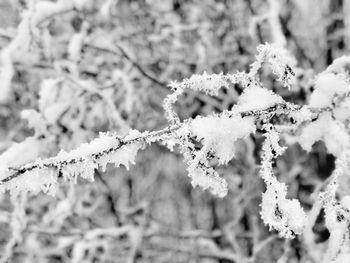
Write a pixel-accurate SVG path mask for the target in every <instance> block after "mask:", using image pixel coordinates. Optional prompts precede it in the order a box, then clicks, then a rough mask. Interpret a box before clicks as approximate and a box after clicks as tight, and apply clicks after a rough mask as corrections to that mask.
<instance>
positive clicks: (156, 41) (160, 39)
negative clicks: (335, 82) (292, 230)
mask: <svg viewBox="0 0 350 263" xmlns="http://www.w3.org/2000/svg"><path fill="white" fill-rule="evenodd" d="M37 2H46V4H47V3H56V2H55V1H44V0H43V1H29V0H28V1H26V0H1V1H0V53H1V54H2V59H1V62H2V66H3V65H4V64H5V62H6V59H5V58H4V57H5V56H4V55H3V54H4V53H6V52H8V46H9V45H10V44H11V42H12V41H13V39H14V38H15V37H16V32H19V31H20V30H19V29H18V28H19V27H18V26H19V24H20V22H21V21H22V20H21V19H22V18H23V17H24V16H23V15H22V16H21V13H23V11H24V10H29V9H30V8H32V6H33V5H35V3H37ZM57 2H67V1H64V0H63V1H59V0H58V1H57ZM68 2H69V1H68ZM75 2H76V6H78V7H74V8H71V9H67V10H66V11H63V12H60V13H53V14H50V15H48V16H47V17H46V16H44V17H43V18H42V19H41V20H40V22H39V23H38V27H37V30H36V31H35V30H33V32H30V33H29V34H30V36H27V38H26V40H28V39H29V42H28V43H23V45H18V46H16V48H13V50H12V51H11V58H12V65H13V69H14V73H13V77H12V79H11V83H10V84H11V85H10V86H11V89H10V92H9V94H8V96H7V99H6V100H3V101H2V102H1V104H0V153H2V152H4V151H6V150H7V149H9V148H10V147H11V146H12V145H13V144H14V143H20V142H22V141H24V140H25V139H26V138H28V137H30V136H33V138H35V139H36V140H38V141H40V142H39V144H38V145H39V146H40V147H38V149H35V151H36V152H37V156H38V157H39V156H40V157H41V158H45V157H49V156H55V155H56V154H57V153H58V152H59V151H60V150H61V149H64V150H71V149H74V148H76V147H77V146H79V145H80V144H81V143H83V142H88V141H90V140H92V139H93V138H95V137H97V136H98V132H104V131H116V132H119V133H120V134H125V133H126V131H127V130H128V129H129V128H132V129H137V130H140V131H145V130H150V131H152V130H157V129H161V128H163V127H165V126H166V125H167V123H166V120H165V117H164V111H163V108H162V103H163V99H164V98H165V97H166V96H167V95H168V94H170V88H169V87H168V86H167V85H168V84H169V83H170V81H173V80H178V81H181V80H182V79H184V78H188V77H190V76H191V75H192V74H202V73H203V72H207V73H208V74H210V73H220V72H223V73H235V72H236V71H246V70H249V64H250V63H252V62H253V61H254V59H255V55H256V47H257V46H258V45H259V44H260V43H265V42H269V43H272V42H274V41H275V39H274V32H275V30H276V28H275V27H278V30H281V32H282V34H283V36H284V38H285V47H286V48H287V49H288V50H289V51H290V52H291V53H292V54H293V55H294V57H295V59H296V61H297V68H296V70H295V72H296V76H297V82H296V83H295V85H293V87H292V88H291V89H289V90H288V89H284V88H282V87H281V86H280V84H278V83H277V82H276V81H275V80H274V79H273V78H272V77H271V74H270V73H271V72H269V70H262V72H261V78H262V80H263V82H264V84H265V85H266V87H267V88H269V89H271V90H273V91H275V92H276V93H278V94H280V95H281V96H282V97H283V98H284V99H285V100H286V101H291V102H294V103H298V104H305V103H307V101H308V96H309V94H310V92H311V91H312V90H313V77H314V76H315V75H316V74H317V73H319V72H321V71H322V70H324V69H325V68H326V67H327V65H329V64H330V63H331V62H332V61H333V60H334V59H335V58H337V57H339V56H341V55H346V54H348V51H349V48H350V35H349V32H350V31H349V29H350V2H349V1H344V0H322V1H319V0H309V1H305V0H281V1H272V0H271V1H267V0H264V1H261V0H226V1H224V0H222V1H219V0H188V1H185V0H139V1H136V0H119V1H118V0H94V1H93V0H90V1H89V0H87V1H75ZM79 2H81V3H82V4H81V6H79ZM43 6H44V5H43ZM44 7H45V6H44ZM48 7H49V6H48ZM41 8H42V7H41ZM38 10H39V8H38ZM40 10H41V9H40ZM43 10H46V11H47V10H49V9H45V8H44V9H43ZM41 11H42V10H41ZM42 12H44V11H42ZM0 92H2V91H1V89H0ZM241 92H242V87H240V86H239V85H235V86H233V87H232V89H229V90H222V91H220V94H219V96H218V97H209V96H206V95H203V94H199V93H194V92H188V93H186V94H185V96H183V97H182V98H180V99H179V101H178V103H177V105H176V110H177V112H178V114H179V116H180V117H181V118H182V119H186V118H193V117H195V116H197V115H208V114H211V113H213V112H221V111H223V110H225V109H230V108H231V107H232V106H233V105H234V104H235V103H236V101H237V98H238V96H239V94H240V93H241ZM27 109H31V110H35V112H34V111H32V112H30V114H36V113H39V114H40V118H42V119H43V120H44V123H45V128H43V129H44V131H43V130H41V131H39V128H38V127H35V125H34V128H35V129H34V130H35V132H34V130H33V127H31V121H30V120H31V117H28V114H21V112H22V111H23V110H27ZM52 112H55V114H53V113H52ZM30 114H29V115H30ZM26 116H27V117H26ZM30 116H33V115H30ZM35 116H37V115H35ZM38 116H39V115H38ZM23 118H24V119H23ZM26 119H27V120H26ZM32 126H33V125H32ZM262 140H263V137H262V136H261V135H259V134H256V135H254V136H251V137H250V138H248V139H246V140H244V141H240V142H239V147H238V150H237V153H236V157H235V158H234V160H232V161H231V162H230V163H229V165H228V166H227V167H221V168H219V169H220V174H221V175H223V176H224V177H225V179H226V180H227V181H228V182H229V194H228V195H227V196H226V197H225V198H223V199H219V198H217V197H214V196H212V195H211V194H210V193H209V192H206V191H202V190H200V189H197V188H195V189H194V188H192V186H191V184H190V178H188V177H187V172H186V166H185V164H184V163H183V158H182V156H181V155H180V154H179V153H178V152H177V150H176V149H175V150H174V151H173V152H170V151H169V150H168V149H167V148H166V147H164V146H162V145H157V144H154V145H151V146H150V147H147V148H146V149H145V150H143V151H142V152H140V153H139V154H138V156H137V160H136V165H134V166H132V167H130V170H126V169H125V168H114V167H113V166H108V167H107V171H106V172H102V171H96V174H95V182H93V183H90V182H86V181H83V180H78V183H77V184H75V185H73V184H72V183H70V182H62V183H61V184H60V188H59V189H58V192H57V194H56V195H55V196H54V197H52V196H49V195H45V194H43V193H40V194H38V195H36V196H32V195H25V196H21V197H18V198H16V199H15V198H11V197H10V196H9V195H8V194H6V193H5V194H2V195H1V202H0V207H1V212H0V251H2V252H0V254H3V255H6V258H5V259H4V260H5V261H3V262H208V263H211V262H220V263H224V262H239V263H241V262H252V263H253V262H254V263H258V262H261V263H262V262H278V263H283V262H286V263H287V262H289V263H292V262H293V263H294V262H313V258H312V256H311V254H312V253H321V252H322V249H323V250H324V249H325V248H326V246H325V244H326V242H327V239H328V237H329V233H328V230H327V229H326V228H325V226H324V219H323V216H322V213H323V211H322V210H320V211H319V215H318V217H317V220H316V222H315V224H314V226H313V227H312V233H313V237H312V238H313V241H314V244H315V246H314V247H313V248H312V249H314V251H312V249H310V247H307V246H306V245H305V243H304V240H303V238H296V239H293V240H284V239H281V238H279V237H278V235H277V234H276V233H275V232H274V231H271V232H270V231H269V230H268V228H267V227H266V226H264V224H263V223H262V221H261V219H260V214H259V213H260V207H259V204H260V203H261V194H262V193H263V191H264V185H263V183H262V180H261V179H260V178H259V176H258V169H259V163H260V157H259V153H260V151H261V142H262ZM286 143H288V140H285V141H283V143H282V144H286ZM288 146H289V148H288V150H287V151H286V152H285V153H284V155H283V156H282V157H280V158H279V159H278V160H277V161H276V163H275V165H274V167H275V170H276V171H275V172H276V175H277V177H278V178H279V180H280V181H282V182H285V183H286V184H287V185H288V187H289V189H288V192H289V195H290V196H289V197H291V198H298V199H299V200H300V202H301V204H302V206H303V207H304V208H305V209H306V210H310V209H311V208H312V205H313V203H314V201H315V194H313V193H315V192H316V193H317V192H318V191H319V190H320V189H321V188H322V187H323V186H324V184H325V182H326V181H327V178H328V177H329V175H330V174H331V172H332V170H333V168H334V157H333V156H332V155H330V154H327V152H326V149H325V146H324V144H323V143H322V142H320V143H316V144H315V145H314V146H313V149H312V151H311V153H306V152H305V151H303V150H302V149H301V148H300V146H299V145H297V144H293V143H289V145H288ZM30 151H34V149H30ZM18 158H19V159H20V158H21V156H18ZM342 185H343V186H344V189H341V192H344V193H346V192H347V191H349V190H347V186H348V182H343V184H342ZM13 211H15V212H16V213H14V214H15V215H16V216H13V214H12V212H13ZM19 215H20V216H19ZM9 242H10V243H11V242H12V243H11V244H10V245H8V243H9ZM5 252H6V253H5Z"/></svg>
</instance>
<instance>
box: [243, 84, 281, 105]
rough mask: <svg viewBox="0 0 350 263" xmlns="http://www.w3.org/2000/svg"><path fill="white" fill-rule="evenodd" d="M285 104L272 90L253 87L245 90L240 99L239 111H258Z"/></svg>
mask: <svg viewBox="0 0 350 263" xmlns="http://www.w3.org/2000/svg"><path fill="white" fill-rule="evenodd" d="M283 102H284V100H283V99H282V97H281V96H279V95H277V94H275V93H273V92H272V91H271V90H268V89H265V88H262V87H257V86H253V87H250V88H247V89H245V90H244V92H243V94H242V95H241V96H240V97H239V99H238V103H237V105H238V110H239V111H256V110H264V109H267V108H269V107H272V106H274V105H276V104H279V103H283Z"/></svg>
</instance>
